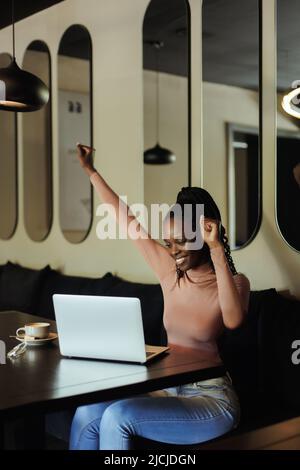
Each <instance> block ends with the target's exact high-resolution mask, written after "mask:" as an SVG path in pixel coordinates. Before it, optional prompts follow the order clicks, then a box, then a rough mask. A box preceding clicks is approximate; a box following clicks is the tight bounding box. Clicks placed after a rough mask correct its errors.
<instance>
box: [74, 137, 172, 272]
mask: <svg viewBox="0 0 300 470" xmlns="http://www.w3.org/2000/svg"><path fill="white" fill-rule="evenodd" d="M77 149H78V158H79V161H80V164H81V166H82V168H83V169H84V171H85V172H86V174H87V175H88V176H89V178H90V181H91V183H92V185H93V186H94V188H95V190H96V192H97V194H98V196H99V197H100V199H101V201H102V202H104V203H106V204H110V205H111V206H112V207H113V209H114V214H115V216H116V221H117V223H118V224H120V225H121V226H122V228H123V229H124V231H126V233H127V235H128V237H129V238H130V239H131V240H132V241H133V242H134V243H135V246H136V247H137V248H138V249H139V251H140V252H141V253H142V255H143V256H144V258H145V260H146V261H147V263H148V264H149V265H150V267H151V268H152V269H153V271H154V273H155V274H156V276H157V278H158V279H159V280H161V279H163V278H164V276H165V275H167V274H168V273H169V271H170V269H172V267H173V264H174V263H173V262H172V259H171V257H170V256H169V254H168V252H167V250H166V248H165V247H163V246H162V245H161V244H160V243H159V242H158V241H156V240H154V239H153V238H151V236H150V234H148V232H147V231H146V230H145V229H144V228H143V227H142V225H141V224H140V223H139V222H138V220H137V218H136V217H135V216H134V215H133V214H132V212H131V211H130V208H129V207H128V205H127V204H126V203H125V202H124V201H123V200H122V199H121V198H120V197H119V196H118V195H117V194H116V193H115V192H114V191H113V190H112V188H111V187H110V186H109V185H108V184H107V182H106V181H105V180H104V178H103V177H102V176H101V175H100V173H99V172H98V171H97V170H96V168H95V167H94V164H93V159H92V152H93V149H92V148H91V147H88V146H85V145H81V144H77ZM137 234H139V236H138V237H137Z"/></svg>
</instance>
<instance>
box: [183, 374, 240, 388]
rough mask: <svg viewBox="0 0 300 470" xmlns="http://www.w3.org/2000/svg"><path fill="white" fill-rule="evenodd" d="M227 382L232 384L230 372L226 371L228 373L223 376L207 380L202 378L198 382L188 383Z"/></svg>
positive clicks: (214, 383) (208, 383)
mask: <svg viewBox="0 0 300 470" xmlns="http://www.w3.org/2000/svg"><path fill="white" fill-rule="evenodd" d="M225 383H227V384H228V383H230V385H232V379H231V377H230V374H229V372H226V375H222V377H215V378H213V379H207V380H200V381H198V382H193V383H191V384H188V385H195V386H197V385H222V384H225Z"/></svg>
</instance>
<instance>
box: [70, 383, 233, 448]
mask: <svg viewBox="0 0 300 470" xmlns="http://www.w3.org/2000/svg"><path fill="white" fill-rule="evenodd" d="M239 416H240V407H239V401H238V398H237V396H236V394H235V391H234V389H233V387H232V384H231V380H230V379H229V378H228V377H227V376H224V377H218V378H216V379H210V380H205V381H201V382H195V383H193V384H187V385H179V386H178V387H171V388H167V389H163V390H158V391H157V392H150V393H146V394H143V395H137V396H134V397H131V398H126V399H121V400H120V399H119V400H111V401H106V402H102V403H97V404H93V405H87V406H81V407H79V408H77V410H76V413H75V416H74V418H73V422H72V427H71V436H70V449H71V450H84V449H86V450H97V449H99V450H119V449H122V450H128V449H133V438H134V436H141V437H144V438H148V439H152V440H155V441H159V442H165V443H169V444H181V445H184V444H196V443H200V442H203V441H207V440H209V439H213V438H215V437H218V436H220V435H222V434H225V433H226V432H228V431H230V430H231V429H232V428H234V427H236V426H237V424H238V422H239Z"/></svg>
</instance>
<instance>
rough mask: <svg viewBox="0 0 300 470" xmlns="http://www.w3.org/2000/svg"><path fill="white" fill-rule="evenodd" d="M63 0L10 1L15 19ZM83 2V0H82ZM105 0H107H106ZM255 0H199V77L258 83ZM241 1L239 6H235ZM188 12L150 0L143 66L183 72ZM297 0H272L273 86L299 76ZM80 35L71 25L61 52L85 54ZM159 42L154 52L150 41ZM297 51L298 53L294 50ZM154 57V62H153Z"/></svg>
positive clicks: (6, 11) (174, 3) (3, 18)
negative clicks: (274, 35) (275, 35)
mask: <svg viewBox="0 0 300 470" xmlns="http://www.w3.org/2000/svg"><path fill="white" fill-rule="evenodd" d="M61 1H63V0H26V1H25V0H15V19H16V21H18V20H20V19H23V18H25V17H27V16H30V15H32V14H34V13H36V12H38V11H40V10H43V9H45V8H48V7H51V6H52V5H55V4H57V3H59V2H61ZM83 1H84V0H83ZM107 1H109V0H107ZM258 3H259V2H258V0H204V1H203V10H202V14H203V37H202V39H203V77H204V80H205V81H210V82H214V83H224V84H228V85H235V86H240V87H245V88H250V89H258V86H259V10H258ZM241 6H242V7H241ZM188 18H189V11H188V7H187V2H186V0H152V2H151V3H150V5H149V7H148V9H147V11H146V14H145V19H144V25H143V38H144V68H145V69H150V70H156V69H157V68H158V69H159V70H161V71H163V72H167V73H172V74H176V75H182V76H187V75H188V70H189V67H188V56H189V35H188V29H189V24H188V23H189V22H188ZM299 18H300V0H278V22H279V28H278V86H279V88H280V89H286V88H287V87H288V86H289V85H290V84H291V82H292V81H293V80H296V79H298V78H299V79H300V74H299V75H297V74H298V63H299V58H300V57H299V56H300V49H299V48H298V42H299V41H298V36H299V32H298V31H299ZM9 24H11V0H1V15H0V29H1V28H3V27H6V26H8V25H9ZM86 38H87V36H86V34H82V31H80V29H79V28H77V30H76V28H74V31H73V33H72V35H69V36H68V38H66V39H67V42H68V44H66V45H65V47H64V48H62V50H61V52H63V53H65V54H68V55H71V56H76V57H81V58H87V54H88V53H89V49H88V48H87V47H86V45H87V42H86ZM153 41H160V42H162V43H163V47H161V48H160V50H159V53H158V54H157V52H156V51H157V50H156V49H155V48H154V47H153V45H151V44H150V43H151V42H153ZM298 50H299V52H298ZM157 60H158V65H157Z"/></svg>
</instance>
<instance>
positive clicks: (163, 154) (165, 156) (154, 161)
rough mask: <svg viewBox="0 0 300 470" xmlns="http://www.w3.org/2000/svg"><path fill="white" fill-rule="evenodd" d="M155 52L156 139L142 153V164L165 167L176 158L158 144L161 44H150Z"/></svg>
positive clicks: (155, 42)
mask: <svg viewBox="0 0 300 470" xmlns="http://www.w3.org/2000/svg"><path fill="white" fill-rule="evenodd" d="M150 44H151V45H152V46H153V47H154V48H155V50H156V138H157V144H156V145H155V146H154V147H152V148H150V149H148V150H146V151H145V152H144V163H147V164H150V165H165V164H167V163H174V162H175V161H176V156H175V155H174V153H173V152H172V151H171V150H168V149H166V148H164V147H161V146H160V144H159V81H158V76H159V67H158V53H159V51H160V49H161V48H162V47H163V46H164V43H163V42H160V41H154V42H151V43H150Z"/></svg>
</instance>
